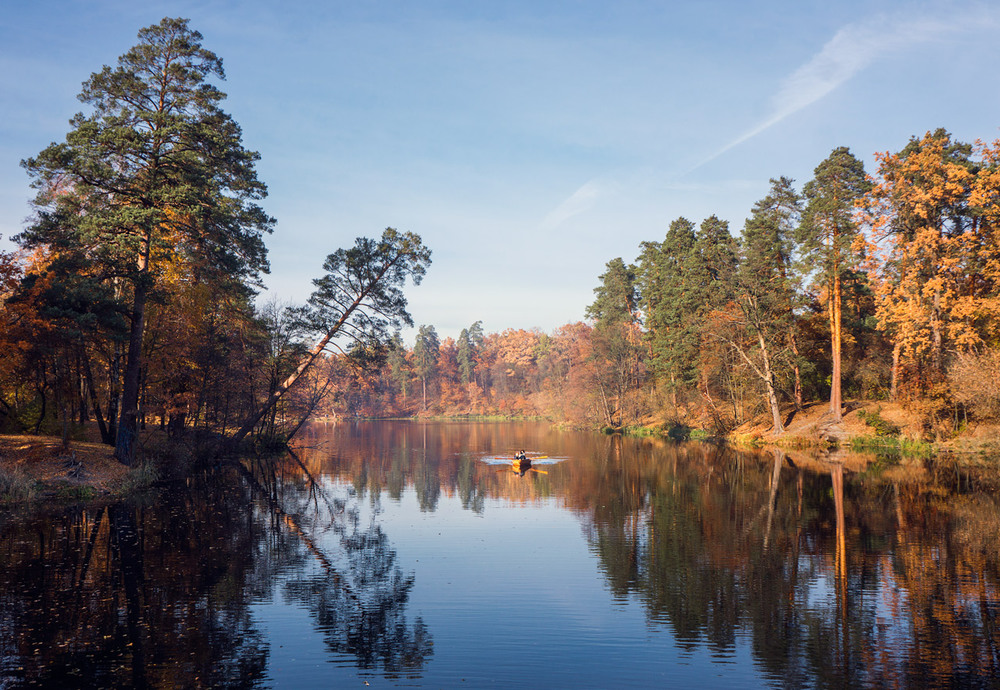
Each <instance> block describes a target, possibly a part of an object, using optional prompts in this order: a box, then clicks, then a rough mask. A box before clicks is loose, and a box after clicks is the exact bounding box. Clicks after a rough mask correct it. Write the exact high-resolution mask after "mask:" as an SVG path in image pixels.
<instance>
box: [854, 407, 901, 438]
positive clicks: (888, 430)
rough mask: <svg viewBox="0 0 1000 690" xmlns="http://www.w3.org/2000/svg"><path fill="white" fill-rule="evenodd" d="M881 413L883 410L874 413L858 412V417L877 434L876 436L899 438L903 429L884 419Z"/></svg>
mask: <svg viewBox="0 0 1000 690" xmlns="http://www.w3.org/2000/svg"><path fill="white" fill-rule="evenodd" d="M881 413H882V410H881V409H876V410H875V411H874V412H866V411H865V410H858V417H860V418H861V421H863V422H864V423H865V424H867V425H868V428H870V429H871V430H872V431H874V432H875V435H876V436H899V434H900V432H902V429H900V428H899V426H897V425H896V424H893V423H892V422H890V421H889V420H888V419H886V418H884V417H883V416H882V414H881Z"/></svg>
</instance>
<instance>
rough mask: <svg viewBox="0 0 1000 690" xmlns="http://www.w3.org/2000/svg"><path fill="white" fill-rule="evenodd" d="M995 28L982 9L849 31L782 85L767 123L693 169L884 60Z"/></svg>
mask: <svg viewBox="0 0 1000 690" xmlns="http://www.w3.org/2000/svg"><path fill="white" fill-rule="evenodd" d="M995 24H996V20H995V18H994V16H993V13H992V12H990V11H988V10H981V11H974V12H970V13H967V14H964V15H961V16H958V17H955V16H951V17H949V18H948V19H947V20H938V19H933V18H921V19H906V20H901V19H899V18H898V17H896V18H890V17H878V18H876V19H872V20H869V21H867V22H865V23H858V24H850V25H848V26H845V27H844V28H842V29H841V30H840V31H838V32H837V33H836V34H835V35H834V37H833V38H832V39H830V40H829V41H828V42H827V43H826V45H824V46H823V48H822V49H821V50H820V51H819V53H817V54H816V55H815V56H814V57H813V58H812V59H811V60H809V61H808V62H807V63H805V64H804V65H802V66H801V67H799V68H798V69H797V70H795V71H794V72H793V73H792V74H791V75H789V76H788V77H787V78H786V79H785V80H784V81H783V83H782V84H781V87H780V89H779V90H778V92H777V93H776V94H775V95H774V97H773V98H772V102H771V112H770V114H769V115H768V116H767V117H766V118H765V119H764V120H763V121H761V122H759V123H758V124H756V125H754V126H753V127H751V128H750V129H748V130H747V131H746V132H744V133H743V134H741V135H739V136H738V137H736V138H735V139H733V140H732V141H731V142H729V143H728V144H726V145H725V146H723V147H722V148H721V149H719V150H718V151H716V152H715V153H713V154H712V155H710V156H708V157H707V158H705V159H704V160H702V161H701V162H700V163H698V164H697V165H696V166H694V168H692V170H696V169H697V168H700V167H701V166H703V165H705V164H706V163H708V162H710V161H712V160H714V159H716V158H718V157H719V156H721V155H722V154H724V153H726V152H727V151H729V150H730V149H733V148H735V147H736V146H739V145H740V144H742V143H743V142H745V141H747V140H749V139H752V138H753V137H755V136H757V135H758V134H760V133H761V132H763V131H765V130H767V129H769V128H771V127H773V126H774V125H776V124H778V123H779V122H781V121H782V120H784V119H785V118H787V117H789V116H791V115H793V114H795V113H797V112H798V111H800V110H802V109H803V108H805V107H807V106H809V105H812V104H813V103H815V102H816V101H818V100H820V99H821V98H823V97H824V96H826V95H827V94H828V93H830V92H831V91H833V90H834V89H836V88H837V87H838V86H840V85H841V84H843V83H845V82H847V81H848V80H850V79H851V78H852V77H854V76H855V75H856V74H858V73H859V72H861V71H862V70H864V69H865V68H867V67H869V66H870V65H871V64H873V63H874V62H876V61H877V60H879V59H880V58H882V57H884V56H886V55H889V54H892V53H896V52H900V51H903V50H906V49H910V48H913V47H915V46H918V45H920V44H925V43H929V42H931V41H935V40H940V39H942V38H945V37H947V36H948V35H950V34H954V33H956V32H960V31H964V30H968V29H982V28H983V27H984V25H995Z"/></svg>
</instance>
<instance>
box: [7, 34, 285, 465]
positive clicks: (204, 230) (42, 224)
mask: <svg viewBox="0 0 1000 690" xmlns="http://www.w3.org/2000/svg"><path fill="white" fill-rule="evenodd" d="M201 40H202V36H201V34H199V33H198V32H197V31H194V30H192V29H191V28H189V27H188V22H187V20H185V19H169V18H168V19H164V20H162V21H161V22H160V23H159V24H156V25H153V26H150V27H147V28H145V29H142V30H141V31H140V32H139V43H138V44H137V45H136V46H135V47H133V48H132V49H130V50H129V51H128V52H127V53H125V54H124V55H123V56H122V57H120V58H119V60H118V66H117V68H114V69H113V68H111V67H105V68H104V69H103V70H102V71H100V72H97V73H95V74H93V75H91V77H90V78H89V79H88V80H87V81H86V82H84V85H83V91H82V92H81V94H80V100H81V101H83V102H84V103H85V104H87V105H89V106H90V107H91V109H92V112H91V113H90V114H89V115H87V114H83V113H80V114H77V115H76V116H75V117H74V118H73V119H72V120H71V121H70V125H71V127H72V129H71V130H70V132H69V133H68V134H67V136H66V141H65V142H64V143H61V144H57V143H53V144H52V145H50V146H49V147H48V148H46V149H45V150H44V151H42V152H41V153H40V154H39V155H38V156H37V157H36V158H31V159H28V160H25V161H23V163H22V165H23V167H24V168H25V169H26V170H27V171H28V174H29V175H30V176H31V177H32V179H33V182H32V184H33V186H34V187H35V188H36V189H38V195H37V196H36V198H35V207H36V209H37V217H36V218H35V220H34V221H33V222H32V224H31V225H30V227H29V228H28V229H27V230H26V231H25V232H24V233H22V235H20V238H19V239H20V242H21V243H22V245H24V246H27V247H34V246H45V247H49V248H50V249H52V250H53V251H55V252H57V253H74V254H77V255H79V256H83V257H86V259H87V260H88V261H90V262H93V263H95V264H98V265H100V267H101V272H102V274H103V275H105V276H107V277H108V279H109V280H110V279H113V280H121V281H125V283H126V284H127V285H128V286H129V288H130V290H129V293H128V294H127V295H125V297H124V301H125V304H124V307H125V309H126V311H127V313H128V314H129V318H130V332H129V341H128V354H127V360H126V365H125V371H124V376H123V384H122V396H121V399H122V405H121V412H120V415H121V416H120V423H119V426H118V434H117V439H116V444H115V457H117V458H118V459H119V460H120V461H121V462H123V463H125V464H129V465H131V464H134V463H135V461H136V456H135V437H136V430H137V422H138V412H139V410H138V405H139V392H140V372H141V369H142V344H143V334H144V332H145V325H146V306H147V302H148V300H149V299H150V297H151V296H153V295H154V294H155V290H156V288H157V286H158V283H159V281H160V279H161V269H162V266H163V264H164V262H165V261H167V260H169V259H170V257H172V256H174V255H176V254H180V255H183V256H185V257H188V259H189V261H190V262H191V264H192V265H197V266H198V267H199V270H200V271H201V272H202V274H203V275H206V276H209V275H213V274H214V275H224V276H227V277H229V278H235V279H236V281H237V282H241V283H244V284H248V285H253V284H255V283H256V282H257V280H258V276H259V274H260V273H261V272H266V271H267V269H268V264H267V259H266V250H265V247H264V243H263V241H262V235H263V234H264V233H267V232H270V230H271V226H272V223H273V220H272V219H271V218H269V217H268V216H267V215H266V214H265V213H264V212H263V211H262V209H261V208H260V207H259V206H258V205H257V203H256V202H257V201H258V200H260V199H262V198H263V197H264V196H265V194H266V188H265V187H264V185H263V184H261V183H260V182H259V181H258V180H257V175H256V172H255V170H254V164H255V163H256V161H257V160H258V158H259V156H258V155H257V154H256V153H254V152H251V151H248V150H246V149H244V148H243V145H242V142H241V132H240V128H239V125H237V124H236V122H235V121H234V120H233V119H232V118H231V117H230V116H229V115H227V114H226V113H225V112H223V111H222V110H221V109H220V107H219V104H220V103H221V101H222V100H223V99H224V98H225V94H223V93H222V92H221V91H219V90H218V89H217V88H216V87H215V86H213V85H212V84H211V83H210V82H209V81H208V79H209V78H210V77H212V76H214V77H217V78H219V79H222V78H224V72H223V69H222V61H221V60H220V59H219V58H218V57H217V56H216V55H215V54H214V53H212V52H210V51H208V50H206V49H205V48H203V47H202V45H201Z"/></svg>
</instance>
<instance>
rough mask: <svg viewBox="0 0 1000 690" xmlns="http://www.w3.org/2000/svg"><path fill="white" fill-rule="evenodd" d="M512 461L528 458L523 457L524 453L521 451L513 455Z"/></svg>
mask: <svg viewBox="0 0 1000 690" xmlns="http://www.w3.org/2000/svg"><path fill="white" fill-rule="evenodd" d="M514 459H515V460H521V461H524V460H527V459H528V456H527V455H525V454H524V451H523V450H522V451H520V452H517V453H514Z"/></svg>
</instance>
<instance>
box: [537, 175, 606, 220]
mask: <svg viewBox="0 0 1000 690" xmlns="http://www.w3.org/2000/svg"><path fill="white" fill-rule="evenodd" d="M604 191H605V189H604V185H602V184H601V183H600V182H599V181H598V180H596V179H594V180H590V181H589V182H587V183H586V184H584V185H583V186H582V187H580V188H579V189H577V190H576V191H575V192H573V193H572V194H571V195H570V196H569V197H568V198H567V199H566V200H565V201H563V202H562V203H561V204H559V205H558V206H556V207H555V208H554V209H552V210H551V211H549V213H548V214H546V216H545V218H543V219H542V222H541V225H540V229H542V230H553V229H555V228H557V227H559V226H560V225H562V224H563V223H565V222H566V221H567V220H569V219H570V218H572V217H573V216H577V215H579V214H581V213H584V212H585V211H588V210H590V209H591V208H593V206H594V204H595V203H597V199H598V198H599V197H600V196H601V195H602V194H603V193H604Z"/></svg>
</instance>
